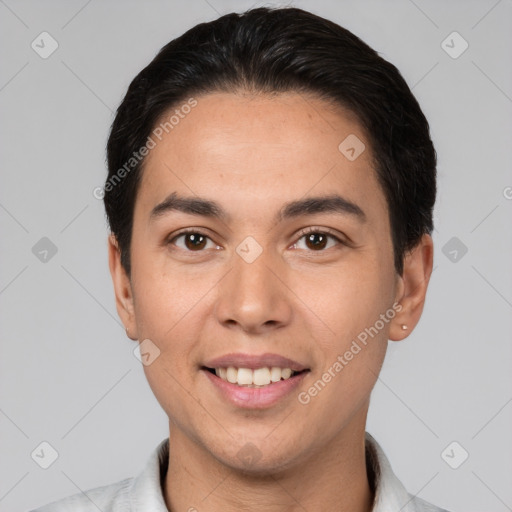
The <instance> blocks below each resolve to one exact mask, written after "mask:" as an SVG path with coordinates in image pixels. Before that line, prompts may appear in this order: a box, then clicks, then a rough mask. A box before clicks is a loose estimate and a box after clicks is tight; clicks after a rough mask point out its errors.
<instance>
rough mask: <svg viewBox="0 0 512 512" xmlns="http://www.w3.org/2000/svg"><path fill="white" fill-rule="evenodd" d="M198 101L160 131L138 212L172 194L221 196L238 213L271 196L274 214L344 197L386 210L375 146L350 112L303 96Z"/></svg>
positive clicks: (178, 109) (178, 110)
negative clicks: (303, 200)
mask: <svg viewBox="0 0 512 512" xmlns="http://www.w3.org/2000/svg"><path fill="white" fill-rule="evenodd" d="M194 99H195V102H196V104H195V106H193V107H192V108H182V107H183V105H186V104H191V103H190V102H186V101H185V102H183V105H181V106H180V105H175V106H173V108H172V109H170V111H169V112H166V113H165V115H164V116H163V117H162V120H161V121H160V122H159V123H158V124H157V126H156V127H155V128H156V129H158V128H159V127H160V130H159V131H157V132H155V130H153V134H154V133H157V134H158V137H155V136H154V135H152V137H153V139H154V141H155V143H156V144H155V147H154V148H153V149H152V150H151V152H150V153H149V155H148V156H147V157H146V161H145V163H144V170H143V176H142V183H141V187H140V189H139V194H138V198H137V203H136V210H137V209H139V210H140V209H143V210H145V211H150V210H151V209H152V208H153V207H154V206H155V204H156V203H158V202H159V201H162V200H163V199H164V198H165V197H166V196H167V195H168V194H169V193H171V192H173V191H178V192H179V191H181V192H182V193H183V194H184V195H188V196H190V195H196V196H201V197H212V196H215V197H216V198H221V199H224V200H226V201H227V202H228V203H229V204H231V205H232V206H233V207H237V206H240V207H243V206H247V202H248V201H250V200H251V199H252V200H258V199H263V198H265V200H266V201H267V205H268V206H269V207H272V206H273V205H275V208H279V206H280V205H281V204H282V203H284V202H289V201H291V200H296V199H297V198H299V197H303V196H307V195H325V194H333V193H337V192H342V193H343V195H344V196H349V197H351V198H352V199H353V200H354V201H355V200H358V201H362V200H368V199H370V198H371V199H372V202H373V203H374V207H375V208H376V209H377V210H378V209H382V208H386V205H385V201H384V197H383V194H382V191H381V190H380V187H379V185H378V184H377V181H376V177H375V172H374V170H373V164H372V154H371V148H370V146H369V143H368V141H367V140H366V139H367V138H366V135H365V133H364V131H363V129H362V128H361V126H360V124H359V123H358V121H357V119H356V118H355V116H354V115H352V114H351V113H350V112H348V111H345V110H343V109H342V108H341V107H338V108H334V107H333V106H332V105H330V104H329V103H327V102H325V101H323V100H321V99H319V98H316V97H313V96H306V95H304V94H298V93H282V94H277V95H273V96H268V95H262V94H258V95H255V94H252V95H249V94H230V93H212V94H208V95H204V96H198V97H195V98H194ZM192 104H193V103H192ZM171 116H172V123H171V122H167V124H165V123H166V121H169V119H171ZM354 157H355V158H354ZM240 211H242V210H240Z"/></svg>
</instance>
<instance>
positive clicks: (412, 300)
mask: <svg viewBox="0 0 512 512" xmlns="http://www.w3.org/2000/svg"><path fill="white" fill-rule="evenodd" d="M433 260H434V244H433V241H432V237H431V236H430V235H428V234H425V235H423V236H422V238H421V240H420V241H419V242H418V244H417V245H416V246H415V247H414V248H413V249H412V250H411V251H409V252H408V253H407V254H406V256H405V258H404V270H403V273H402V275H401V276H399V278H398V284H397V294H396V302H398V303H399V304H400V305H401V309H400V311H399V312H398V314H397V315H396V316H395V318H394V319H393V321H392V322H391V325H390V329H389V339H390V340H393V341H401V340H403V339H404V338H406V337H407V336H409V334H410V333H411V332H412V331H413V329H414V328H415V327H416V325H417V323H418V322H419V320H420V317H421V314H422V312H423V306H424V304H425V296H426V293H427V288H428V283H429V281H430V276H431V274H432V266H433ZM404 326H405V328H404Z"/></svg>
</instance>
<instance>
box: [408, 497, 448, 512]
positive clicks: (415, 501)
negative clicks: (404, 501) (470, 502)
mask: <svg viewBox="0 0 512 512" xmlns="http://www.w3.org/2000/svg"><path fill="white" fill-rule="evenodd" d="M409 505H410V507H406V508H405V509H404V510H403V511H402V512H409V511H410V512H448V510H445V509H444V508H439V507H436V506H435V505H432V503H428V502H427V501H425V500H423V499H421V498H418V497H416V496H411V501H410V502H409Z"/></svg>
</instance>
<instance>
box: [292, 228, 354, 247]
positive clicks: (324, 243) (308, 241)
mask: <svg viewBox="0 0 512 512" xmlns="http://www.w3.org/2000/svg"><path fill="white" fill-rule="evenodd" d="M302 240H304V246H305V247H304V246H301V241H302ZM329 242H331V243H330V245H329ZM339 244H341V245H346V244H345V243H344V242H342V241H341V240H340V239H339V238H338V237H337V236H335V235H333V234H332V233H330V232H329V231H322V230H320V229H317V228H308V229H307V230H306V231H305V232H302V234H301V236H300V238H299V240H298V241H297V242H295V243H294V244H293V246H292V247H293V248H294V249H310V250H312V251H316V252H321V251H324V250H326V249H330V248H331V247H335V246H336V245H339Z"/></svg>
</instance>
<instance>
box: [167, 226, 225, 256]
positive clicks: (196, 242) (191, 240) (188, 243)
mask: <svg viewBox="0 0 512 512" xmlns="http://www.w3.org/2000/svg"><path fill="white" fill-rule="evenodd" d="M168 243H169V244H171V245H175V246H176V247H179V248H180V249H182V250H184V251H189V252H201V251H203V249H208V248H217V249H218V248H219V247H218V246H217V245H215V244H214V243H213V241H212V240H211V239H210V237H208V236H206V235H205V234H203V233H200V232H198V231H184V232H182V233H179V234H178V235H176V236H175V237H174V238H173V239H172V240H170V241H169V242H168Z"/></svg>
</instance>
